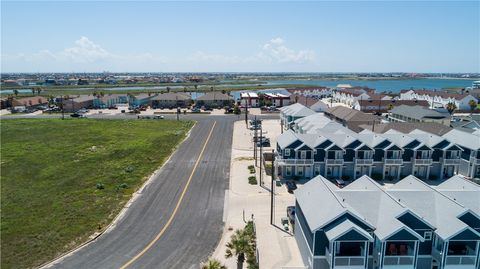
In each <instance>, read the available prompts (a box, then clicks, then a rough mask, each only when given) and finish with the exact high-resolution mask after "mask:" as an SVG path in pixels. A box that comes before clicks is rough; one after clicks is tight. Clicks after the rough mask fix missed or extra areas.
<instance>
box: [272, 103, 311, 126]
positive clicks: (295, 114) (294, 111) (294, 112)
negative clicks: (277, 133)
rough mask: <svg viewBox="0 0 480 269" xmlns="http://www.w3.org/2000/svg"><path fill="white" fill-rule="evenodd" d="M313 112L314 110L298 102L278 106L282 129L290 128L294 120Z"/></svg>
mask: <svg viewBox="0 0 480 269" xmlns="http://www.w3.org/2000/svg"><path fill="white" fill-rule="evenodd" d="M313 114H315V111H313V110H311V109H310V108H308V107H306V106H304V105H302V104H299V103H295V104H293V105H289V106H285V107H282V108H280V124H281V125H282V130H288V129H290V128H291V127H292V126H293V122H294V121H295V120H297V119H301V118H303V117H306V116H310V115H313Z"/></svg>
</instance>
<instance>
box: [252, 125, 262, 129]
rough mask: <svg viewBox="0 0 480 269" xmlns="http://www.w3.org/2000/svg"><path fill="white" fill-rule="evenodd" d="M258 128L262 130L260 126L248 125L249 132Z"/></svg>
mask: <svg viewBox="0 0 480 269" xmlns="http://www.w3.org/2000/svg"><path fill="white" fill-rule="evenodd" d="M260 128H262V125H261V124H254V125H250V130H258V129H260Z"/></svg>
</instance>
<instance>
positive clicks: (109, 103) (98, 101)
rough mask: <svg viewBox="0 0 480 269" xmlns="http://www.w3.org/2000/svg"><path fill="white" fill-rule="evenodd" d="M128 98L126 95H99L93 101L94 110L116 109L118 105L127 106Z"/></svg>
mask: <svg viewBox="0 0 480 269" xmlns="http://www.w3.org/2000/svg"><path fill="white" fill-rule="evenodd" d="M128 99H129V98H128V96H127V95H126V94H108V95H104V96H100V95H98V96H97V97H96V98H95V99H94V100H93V107H94V108H116V107H117V106H118V105H123V106H124V105H127V104H128Z"/></svg>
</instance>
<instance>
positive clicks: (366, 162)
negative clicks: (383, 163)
mask: <svg viewBox="0 0 480 269" xmlns="http://www.w3.org/2000/svg"><path fill="white" fill-rule="evenodd" d="M355 164H356V165H372V164H373V159H355Z"/></svg>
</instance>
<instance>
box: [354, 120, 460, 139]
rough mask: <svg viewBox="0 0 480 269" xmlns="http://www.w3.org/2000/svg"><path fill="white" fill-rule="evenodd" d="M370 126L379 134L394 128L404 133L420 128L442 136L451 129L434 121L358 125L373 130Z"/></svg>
mask: <svg viewBox="0 0 480 269" xmlns="http://www.w3.org/2000/svg"><path fill="white" fill-rule="evenodd" d="M372 127H375V130H374V132H375V133H379V134H383V133H385V132H387V131H388V130H395V131H399V132H401V133H404V134H408V133H410V132H411V131H413V130H422V131H425V132H427V133H432V134H435V135H439V136H442V135H444V134H446V133H448V132H450V131H451V130H452V129H453V128H452V127H450V126H447V125H443V124H440V123H435V122H388V123H380V124H376V125H375V126H372V125H360V128H362V129H364V130H369V131H372V132H373V130H372Z"/></svg>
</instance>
